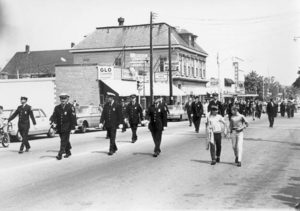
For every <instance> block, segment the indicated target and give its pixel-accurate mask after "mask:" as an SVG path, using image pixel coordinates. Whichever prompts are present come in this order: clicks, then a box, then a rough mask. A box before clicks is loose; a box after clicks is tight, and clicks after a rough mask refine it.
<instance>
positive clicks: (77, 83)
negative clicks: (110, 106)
mask: <svg viewBox="0 0 300 211" xmlns="http://www.w3.org/2000/svg"><path fill="white" fill-rule="evenodd" d="M55 74H56V90H57V92H56V93H57V94H56V102H57V103H59V102H60V101H59V94H60V93H62V92H66V93H68V94H69V95H70V102H73V100H76V101H77V103H78V104H79V105H90V104H91V103H93V104H94V105H99V103H100V94H99V82H98V81H97V68H96V66H95V65H85V66H81V65H70V66H56V67H55Z"/></svg>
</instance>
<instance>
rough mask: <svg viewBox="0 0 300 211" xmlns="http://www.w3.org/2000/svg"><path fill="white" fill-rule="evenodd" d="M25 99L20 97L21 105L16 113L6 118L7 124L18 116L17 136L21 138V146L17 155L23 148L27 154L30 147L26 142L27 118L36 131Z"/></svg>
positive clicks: (28, 123) (30, 109) (28, 125)
mask: <svg viewBox="0 0 300 211" xmlns="http://www.w3.org/2000/svg"><path fill="white" fill-rule="evenodd" d="M27 100H28V98H27V97H24V96H23V97H21V104H22V105H20V106H19V107H18V108H17V109H16V111H15V112H14V113H13V114H12V115H11V116H10V117H9V118H8V120H7V122H8V123H9V122H10V121H12V120H13V119H14V118H15V117H16V116H17V115H19V121H18V129H19V134H20V135H21V137H22V144H21V146H20V150H19V154H21V153H23V150H24V146H25V148H26V150H25V152H28V151H29V149H30V148H31V147H30V144H29V142H28V132H29V128H30V121H29V116H30V118H31V121H32V123H33V125H34V128H35V129H36V127H35V125H36V122H35V118H34V116H33V113H32V108H31V106H30V105H27Z"/></svg>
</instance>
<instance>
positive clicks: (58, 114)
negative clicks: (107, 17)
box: [0, 93, 295, 167]
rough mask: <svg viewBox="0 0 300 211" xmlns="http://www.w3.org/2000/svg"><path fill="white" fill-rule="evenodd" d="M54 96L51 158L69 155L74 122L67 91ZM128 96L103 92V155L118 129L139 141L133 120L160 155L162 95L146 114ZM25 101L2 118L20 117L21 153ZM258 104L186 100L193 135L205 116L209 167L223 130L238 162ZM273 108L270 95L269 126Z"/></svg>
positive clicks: (28, 113) (286, 107)
mask: <svg viewBox="0 0 300 211" xmlns="http://www.w3.org/2000/svg"><path fill="white" fill-rule="evenodd" d="M59 97H60V101H61V104H59V105H57V106H55V108H54V112H53V114H52V116H51V117H50V121H51V123H52V124H53V127H54V128H56V131H57V133H58V134H59V136H60V150H59V152H58V155H57V156H56V158H57V159H58V160H61V159H62V156H63V154H65V155H64V157H65V158H68V157H70V156H71V155H72V153H71V149H72V146H71V143H70V134H73V133H75V129H76V126H77V120H76V109H75V107H74V105H72V104H70V103H69V102H68V101H69V95H68V94H66V93H62V94H61V95H60V96H59ZM130 99H131V101H130V103H128V104H126V103H125V102H124V100H122V102H121V105H120V104H119V103H118V102H116V101H115V95H114V94H113V93H107V95H106V102H105V104H104V106H103V111H102V115H101V118H100V123H99V128H103V129H105V130H106V131H107V138H108V139H110V144H109V152H108V155H113V154H114V153H116V151H117V150H118V148H117V145H116V133H117V129H118V128H120V129H122V132H125V131H126V128H129V127H130V129H131V131H132V137H131V141H132V143H135V142H136V141H137V140H138V136H137V129H138V124H140V123H142V124H148V129H149V130H150V132H151V135H152V138H153V141H154V145H155V147H154V154H153V157H157V156H158V155H159V154H160V153H161V148H160V146H161V140H162V133H163V131H164V130H166V129H167V115H168V113H169V110H168V107H167V106H166V104H165V103H164V102H163V98H162V97H160V96H154V103H153V104H152V105H151V106H150V107H149V108H148V109H146V113H145V114H143V109H142V107H141V105H140V104H139V103H138V102H137V101H136V99H137V96H136V95H135V94H132V95H131V96H130ZM27 100H28V98H27V97H24V96H23V97H21V105H20V106H19V107H18V108H17V109H16V110H15V112H14V113H13V114H12V115H11V116H10V117H9V118H8V119H7V123H9V122H10V121H12V120H13V119H14V118H15V117H16V116H19V120H18V130H19V133H20V135H21V137H22V143H21V146H20V150H19V153H20V154H21V153H23V150H24V147H25V152H28V151H29V149H30V144H29V142H28V132H29V128H30V121H29V117H30V118H31V120H32V123H33V125H34V126H35V125H36V121H35V118H34V116H33V113H32V109H31V106H29V105H28V104H27ZM263 106H264V105H263V103H262V102H261V101H259V100H255V101H253V100H252V101H247V102H246V101H242V100H241V99H240V100H237V99H234V98H233V99H231V100H229V102H228V103H222V102H220V101H219V100H218V94H216V93H214V94H213V99H212V100H211V101H210V102H209V103H208V102H205V103H204V104H202V103H201V102H200V101H199V97H198V96H195V97H193V98H190V99H189V101H188V102H187V103H186V104H185V110H186V112H187V114H188V118H189V126H192V125H194V126H195V132H196V133H199V129H200V123H201V118H202V116H203V115H205V117H206V121H205V126H206V128H205V129H206V134H207V149H209V148H210V153H211V159H212V162H211V165H215V164H216V163H218V162H220V155H221V149H222V144H221V141H222V133H224V134H225V137H228V138H230V139H231V140H232V147H233V151H234V155H235V163H236V164H237V166H238V167H240V166H241V161H242V152H243V136H244V135H243V130H244V129H245V128H246V127H248V125H249V123H248V121H247V120H246V118H245V117H246V116H251V117H252V118H253V120H255V117H258V118H260V117H261V113H262V112H263V111H264V109H263ZM2 110H3V107H1V106H0V123H1V124H3V118H2V116H1V114H2ZM277 110H278V104H277V102H274V101H273V100H272V99H270V102H269V103H268V104H267V106H266V112H267V114H268V118H269V122H270V127H273V124H274V118H275V117H276V116H277ZM280 111H281V115H282V116H284V114H285V112H287V113H288V117H293V116H294V111H295V109H294V103H293V102H292V100H289V101H288V103H285V102H282V103H281V104H280ZM225 115H227V116H228V120H229V125H227V124H226V123H225V120H224V116H225Z"/></svg>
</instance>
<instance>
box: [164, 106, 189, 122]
mask: <svg viewBox="0 0 300 211" xmlns="http://www.w3.org/2000/svg"><path fill="white" fill-rule="evenodd" d="M168 108H169V111H170V114H168V117H167V119H168V120H173V119H176V120H178V121H181V120H188V115H187V113H186V111H184V109H183V106H182V105H168Z"/></svg>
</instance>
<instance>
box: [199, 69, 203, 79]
mask: <svg viewBox="0 0 300 211" xmlns="http://www.w3.org/2000/svg"><path fill="white" fill-rule="evenodd" d="M199 75H200V78H202V70H201V69H199Z"/></svg>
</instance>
